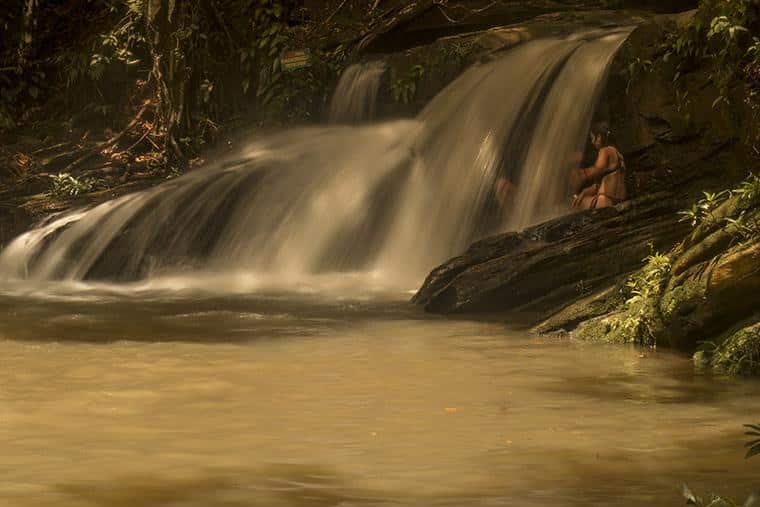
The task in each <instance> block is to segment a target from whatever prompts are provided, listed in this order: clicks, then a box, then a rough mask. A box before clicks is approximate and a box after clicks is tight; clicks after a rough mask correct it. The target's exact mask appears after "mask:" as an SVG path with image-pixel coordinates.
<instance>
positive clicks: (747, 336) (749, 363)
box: [694, 317, 760, 375]
mask: <svg viewBox="0 0 760 507" xmlns="http://www.w3.org/2000/svg"><path fill="white" fill-rule="evenodd" d="M759 319H760V317H755V318H754V319H753V320H754V322H753V323H752V324H749V325H742V326H740V327H739V329H733V330H731V331H729V332H726V333H724V334H723V335H722V336H720V337H719V338H718V339H717V340H716V341H715V343H712V342H709V343H705V344H703V345H702V347H700V350H698V351H697V352H696V353H695V354H694V361H695V363H696V364H697V366H699V367H703V368H704V367H708V368H711V369H713V370H715V371H718V372H722V373H727V374H729V375H758V374H760V321H759Z"/></svg>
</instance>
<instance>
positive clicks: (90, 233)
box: [0, 30, 628, 288]
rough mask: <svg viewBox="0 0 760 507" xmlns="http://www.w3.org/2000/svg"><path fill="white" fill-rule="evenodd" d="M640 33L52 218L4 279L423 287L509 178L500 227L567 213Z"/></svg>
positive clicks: (499, 68)
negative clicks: (229, 278) (221, 277)
mask: <svg viewBox="0 0 760 507" xmlns="http://www.w3.org/2000/svg"><path fill="white" fill-rule="evenodd" d="M627 34H628V31H627V30H619V31H607V32H602V33H600V32H587V33H585V34H578V35H575V36H572V37H568V38H546V39H539V40H535V41H532V42H528V43H524V44H522V45H521V46H518V47H517V48H515V49H513V50H510V51H508V52H506V53H504V55H503V56H502V57H501V58H499V59H498V60H495V61H492V62H490V63H486V64H480V65H476V66H474V67H472V68H471V69H469V70H468V71H466V72H465V73H464V74H463V75H462V76H461V77H459V78H458V79H457V80H456V81H455V82H453V83H452V84H451V85H449V86H448V87H447V88H446V89H445V90H444V91H443V92H441V93H440V94H439V95H438V96H437V97H436V98H435V99H433V100H432V101H431V102H430V104H429V105H428V106H427V107H426V108H425V109H424V110H423V111H422V112H421V113H420V115H419V116H418V117H417V118H416V119H414V120H403V121H393V122H386V123H381V124H376V125H366V126H351V127H349V126H328V127H315V128H303V129H294V130H290V131H287V132H283V133H280V134H276V135H273V136H271V137H268V138H266V139H263V140H259V141H255V142H252V143H250V145H249V146H248V147H247V148H246V149H245V150H244V152H243V153H242V154H241V156H240V157H239V158H238V159H237V160H236V161H234V162H227V163H219V164H217V165H215V166H212V167H208V168H205V169H202V170H198V171H195V172H193V173H190V174H188V175H186V176H183V177H181V178H177V179H175V180H172V181H169V182H167V183H165V184H163V185H160V186H157V187H154V188H152V189H149V190H146V191H142V192H138V193H135V194H132V195H128V196H125V197H122V198H119V199H115V200H113V201H109V202H106V203H104V204H101V205H99V206H95V207H93V208H91V209H87V210H77V211H73V212H70V213H67V214H64V215H59V216H57V217H53V218H51V219H49V220H48V221H47V222H46V223H44V224H42V225H40V226H39V227H37V228H36V229H33V230H31V231H29V232H27V233H26V234H23V235H22V236H20V237H19V238H17V239H16V240H15V241H14V242H13V243H11V244H10V245H9V246H8V248H6V250H5V251H4V252H3V253H2V255H0V278H5V279H13V278H22V279H23V278H26V279H31V280H74V281H76V280H93V279H108V280H113V279H118V280H134V279H139V278H149V277H157V276H159V275H163V276H167V273H172V272H176V271H181V272H184V271H186V270H190V269H191V270H193V271H192V272H193V275H194V276H197V275H198V274H199V273H201V272H203V273H217V272H235V273H240V272H245V273H254V274H267V275H271V276H275V277H278V278H279V279H284V280H293V279H298V278H299V277H301V276H308V275H313V274H315V273H325V272H336V271H343V272H346V271H361V272H374V273H381V274H382V276H383V277H385V278H386V279H389V280H392V281H393V283H396V284H397V285H401V286H403V287H405V288H413V287H414V286H415V284H416V283H417V282H418V281H419V280H420V279H421V277H423V276H424V275H425V274H426V272H427V271H428V270H429V269H430V268H431V267H433V266H434V265H436V263H439V262H441V261H443V260H445V259H446V258H448V257H450V256H452V255H455V254H457V253H458V252H460V251H461V250H462V249H463V248H465V247H466V245H467V244H468V243H469V242H470V241H472V240H473V239H475V238H476V237H477V236H478V235H479V234H482V233H483V232H485V230H484V227H483V224H484V221H485V218H484V216H485V215H486V214H487V210H488V208H489V204H488V203H489V202H490V201H491V200H492V189H493V185H494V181H495V179H496V178H497V177H498V175H499V174H500V171H502V170H505V168H507V170H509V171H510V172H511V174H512V175H513V177H514V178H515V179H516V183H517V190H516V193H515V197H514V198H515V200H516V204H517V205H516V206H515V207H514V210H513V212H512V214H511V215H510V216H506V217H499V218H498V220H497V221H496V222H497V225H499V224H500V226H501V227H502V228H503V227H510V228H515V227H523V226H526V225H529V224H531V223H535V222H536V221H538V220H541V219H544V218H548V217H551V216H556V215H558V214H560V213H563V212H566V211H567V204H566V202H567V198H566V178H565V175H566V173H567V169H568V163H567V161H569V160H573V158H574V154H575V153H576V152H579V151H580V150H581V149H582V146H583V143H584V139H585V136H586V135H587V128H588V125H589V123H590V120H591V117H592V113H593V109H594V106H595V104H596V102H597V101H598V98H599V94H600V90H601V85H602V83H603V80H604V78H605V74H606V71H607V68H608V66H609V63H610V61H611V59H612V56H613V55H614V54H615V52H616V51H617V49H618V48H619V46H620V45H621V44H622V42H623V41H624V40H625V38H626V37H627ZM371 95H372V94H370V93H367V94H366V95H365V96H364V98H363V99H362V100H372V99H371ZM352 107H353V106H352ZM348 109H351V108H347V110H348ZM490 232H494V231H493V229H491V231H490ZM285 283H287V282H285Z"/></svg>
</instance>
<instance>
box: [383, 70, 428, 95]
mask: <svg viewBox="0 0 760 507" xmlns="http://www.w3.org/2000/svg"><path fill="white" fill-rule="evenodd" d="M424 75H425V67H423V66H422V65H414V66H412V68H410V69H409V71H408V72H407V73H406V74H405V75H404V76H402V77H400V78H399V79H397V80H396V81H394V82H393V83H391V92H392V93H393V100H395V101H396V102H400V103H402V104H411V103H412V101H413V100H414V97H415V95H416V94H417V85H418V83H419V81H420V80H421V79H422V77H423V76H424Z"/></svg>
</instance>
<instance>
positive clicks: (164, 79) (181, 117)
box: [148, 0, 191, 161]
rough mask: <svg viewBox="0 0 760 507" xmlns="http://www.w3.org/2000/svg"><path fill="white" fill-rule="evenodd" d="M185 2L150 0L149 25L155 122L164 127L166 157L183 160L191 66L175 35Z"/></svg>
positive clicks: (177, 0) (188, 118)
mask: <svg viewBox="0 0 760 507" xmlns="http://www.w3.org/2000/svg"><path fill="white" fill-rule="evenodd" d="M186 4H187V0H150V1H149V3H148V23H149V25H150V26H149V28H150V33H151V56H152V58H153V69H152V72H151V78H152V79H153V81H154V86H155V87H156V91H157V93H156V96H157V107H156V117H157V118H156V119H157V121H158V123H159V125H160V126H161V127H162V128H163V130H164V134H165V144H164V147H165V149H166V153H167V156H170V157H172V158H175V160H176V161H183V160H184V158H185V153H184V152H185V150H184V149H183V147H182V145H181V142H180V140H181V139H182V138H184V137H186V136H187V135H188V133H189V131H190V127H191V125H190V114H189V108H188V102H187V88H188V83H189V82H190V73H191V67H190V65H188V63H187V61H186V59H187V55H185V54H184V52H183V49H184V48H183V47H182V44H181V41H180V40H177V38H176V37H175V34H176V32H177V30H178V29H179V28H181V27H182V26H183V21H184V18H185V16H186V13H187V10H188V5H186Z"/></svg>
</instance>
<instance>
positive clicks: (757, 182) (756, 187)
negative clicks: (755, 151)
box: [732, 173, 760, 208]
mask: <svg viewBox="0 0 760 507" xmlns="http://www.w3.org/2000/svg"><path fill="white" fill-rule="evenodd" d="M732 192H733V193H734V194H737V195H739V196H740V198H741V201H742V205H743V207H745V208H749V207H752V206H756V205H757V204H759V203H760V177H758V176H757V175H755V174H754V173H750V175H749V177H748V178H747V179H746V180H744V181H743V182H741V183H740V184H739V186H738V187H737V188H735V189H734V190H733V191H732Z"/></svg>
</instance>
